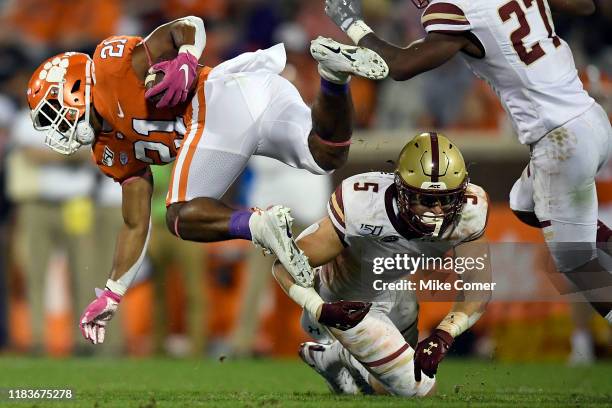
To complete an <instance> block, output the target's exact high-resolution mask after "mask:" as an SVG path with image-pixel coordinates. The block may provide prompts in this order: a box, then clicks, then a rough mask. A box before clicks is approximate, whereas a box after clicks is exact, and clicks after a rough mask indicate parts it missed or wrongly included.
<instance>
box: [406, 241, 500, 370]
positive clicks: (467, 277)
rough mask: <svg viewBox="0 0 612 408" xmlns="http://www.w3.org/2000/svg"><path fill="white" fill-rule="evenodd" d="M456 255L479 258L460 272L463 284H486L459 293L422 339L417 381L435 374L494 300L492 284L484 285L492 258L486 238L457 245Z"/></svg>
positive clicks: (417, 352)
mask: <svg viewBox="0 0 612 408" xmlns="http://www.w3.org/2000/svg"><path fill="white" fill-rule="evenodd" d="M455 258H463V259H472V260H479V262H475V265H476V266H475V267H474V268H473V269H470V270H465V271H461V272H462V273H461V276H460V279H461V280H462V281H463V282H464V286H466V285H465V284H474V283H477V284H483V285H482V287H481V288H474V289H473V290H472V289H470V290H463V291H461V292H459V293H458V294H457V300H456V301H455V303H454V304H453V306H452V308H451V311H450V312H449V313H448V314H447V315H446V317H444V319H442V322H440V324H439V325H438V327H437V328H436V329H435V330H434V331H433V332H432V334H431V335H430V336H429V337H427V338H426V339H424V340H422V341H421V342H419V344H418V346H417V348H416V350H415V353H414V375H415V378H416V380H417V381H420V379H421V371H422V372H423V373H425V375H427V376H429V377H433V376H434V375H435V374H436V372H437V371H438V365H439V364H440V362H441V361H442V360H443V359H444V357H445V356H446V353H448V350H449V349H450V347H451V346H452V344H453V342H454V339H455V338H456V337H457V336H459V335H460V334H461V333H463V332H465V331H466V330H467V329H469V328H470V327H472V326H473V325H474V323H476V322H477V321H478V319H480V316H482V314H483V313H484V310H485V308H486V307H487V304H488V303H489V300H490V299H491V294H492V291H491V290H490V287H491V286H490V285H489V286H485V285H487V284H490V283H491V267H490V263H489V260H490V259H491V257H490V254H489V247H488V244H487V242H486V240H485V239H484V238H480V239H477V240H474V241H470V242H466V243H464V244H462V245H460V246H458V247H457V248H455ZM481 266H482V267H481ZM457 273H458V272H457Z"/></svg>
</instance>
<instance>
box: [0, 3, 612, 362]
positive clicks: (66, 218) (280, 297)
mask: <svg viewBox="0 0 612 408" xmlns="http://www.w3.org/2000/svg"><path fill="white" fill-rule="evenodd" d="M322 3H323V1H322V0H321V1H314V0H302V1H298V0H168V1H159V0H157V1H156V0H153V1H146V2H144V1H140V0H131V1H127V0H126V1H120V0H71V1H65V0H45V1H42V0H41V1H36V0H4V1H0V19H1V20H0V172H1V173H0V174H1V177H0V350H8V351H16V352H21V353H33V354H36V355H39V354H51V355H54V356H63V355H68V354H71V353H76V354H78V355H83V354H91V353H92V350H94V349H95V350H96V352H98V353H102V354H115V355H116V354H120V355H123V354H129V355H137V356H143V355H151V354H157V353H169V354H172V355H185V354H196V355H200V354H204V353H206V354H208V355H212V356H219V355H240V356H249V355H271V356H285V355H291V356H294V355H295V353H296V350H297V345H298V344H299V342H300V341H302V340H303V339H305V338H306V337H307V336H306V335H305V334H304V333H303V332H302V331H301V328H300V327H299V314H300V310H299V308H298V307H297V306H295V305H294V304H292V302H291V301H290V300H289V299H288V298H287V297H285V296H284V294H283V293H282V292H281V290H280V289H279V288H278V287H277V286H276V285H275V284H274V283H273V282H272V281H271V279H270V272H269V269H268V268H269V263H267V261H265V260H262V259H261V258H260V255H259V254H258V253H257V252H256V251H255V249H254V248H253V247H252V246H251V245H250V244H248V243H246V242H239V241H232V242H226V243H219V244H214V245H195V244H187V243H184V242H179V241H177V240H173V239H171V238H170V236H169V234H168V233H167V232H166V231H165V228H164V227H163V225H162V224H163V223H162V222H161V221H160V220H162V219H163V211H164V208H163V196H164V194H165V192H164V187H165V181H164V179H165V178H166V177H167V170H169V167H170V166H167V167H168V169H165V170H164V169H160V170H156V173H155V179H156V189H157V190H158V196H159V197H158V198H159V199H158V200H157V202H156V203H155V204H154V205H155V209H154V214H155V215H154V223H155V225H156V227H155V230H154V234H155V235H156V237H155V238H154V241H153V245H152V246H151V249H150V251H149V254H150V263H149V267H148V273H147V274H146V275H147V276H143V277H141V279H139V282H138V283H137V284H136V285H135V286H134V287H133V289H132V290H131V291H130V292H129V294H128V295H127V297H126V299H125V300H124V302H123V303H122V305H121V313H120V314H119V316H118V317H117V318H116V319H115V320H117V321H113V322H112V323H111V325H110V333H111V334H110V335H111V339H109V344H108V345H105V346H101V347H100V346H98V347H97V348H94V347H93V346H90V345H89V344H86V343H85V342H84V341H83V340H82V339H81V338H77V332H76V330H75V327H76V320H77V318H78V315H76V314H77V313H80V310H77V307H75V303H77V302H76V301H75V300H74V299H75V298H76V297H80V299H83V298H87V300H89V298H91V297H92V296H93V289H94V287H95V286H96V285H98V286H99V285H103V284H104V282H105V280H106V278H107V275H108V272H109V270H110V265H111V257H112V250H113V245H114V236H113V234H114V231H116V228H117V226H118V223H119V222H120V213H119V205H120V197H119V196H118V192H117V187H115V186H113V185H111V184H109V183H108V182H107V181H104V180H103V178H102V176H101V175H100V174H99V173H98V172H97V170H96V169H95V168H94V167H93V165H92V164H89V163H88V161H89V158H88V156H87V155H83V156H77V157H76V158H74V159H71V160H70V161H65V160H64V158H63V157H55V156H54V154H52V153H51V152H50V151H49V152H47V151H46V150H45V147H44V146H43V145H42V138H41V137H40V135H38V134H37V133H36V132H35V131H34V130H33V129H32V128H31V125H28V123H29V122H28V121H29V118H28V117H27V107H26V105H25V89H26V83H27V80H28V79H29V76H30V74H31V73H32V71H33V70H34V68H35V67H36V66H37V65H38V64H39V63H40V61H42V60H43V59H45V58H47V57H48V56H50V55H53V54H55V53H58V52H61V51H66V50H74V51H84V52H91V51H92V50H93V48H94V47H95V45H96V44H97V43H98V42H99V41H101V40H102V39H104V38H105V37H107V36H109V35H112V34H136V35H146V34H147V33H149V32H150V31H151V30H152V29H154V28H155V27H156V26H158V25H159V24H162V23H164V22H167V21H169V20H172V19H174V18H177V17H181V16H184V15H189V14H193V15H198V16H201V17H202V18H203V19H204V21H205V24H206V31H207V46H206V49H205V52H204V56H205V60H206V64H207V65H210V66H214V65H216V64H218V63H219V62H221V61H223V60H225V59H227V58H230V57H233V56H236V55H237V54H239V53H241V52H244V51H250V50H256V49H258V48H265V47H269V46H271V45H273V44H275V43H277V42H281V41H282V42H284V43H285V45H286V48H287V51H288V62H289V64H288V67H287V70H286V72H285V75H286V76H287V77H288V78H289V79H291V80H292V81H293V82H294V83H295V84H296V86H297V87H298V89H299V90H300V92H301V94H302V96H303V98H304V99H305V100H306V101H307V102H311V101H312V100H313V98H314V96H315V94H316V91H317V89H318V87H319V76H318V74H317V71H316V64H315V63H314V61H313V60H312V59H311V58H310V55H309V53H308V45H309V41H310V39H313V38H315V37H316V36H318V35H323V36H333V37H335V38H336V39H339V40H346V38H345V37H344V35H343V34H342V33H341V32H340V31H338V29H337V28H336V27H335V26H334V25H333V24H332V23H331V22H330V21H329V20H328V19H327V18H326V16H325V15H324V13H323V6H322ZM364 8H365V13H366V20H367V21H368V23H369V24H370V25H371V26H373V28H375V30H376V31H377V32H378V33H379V34H381V35H382V36H383V37H384V38H387V39H388V40H390V41H392V42H395V43H398V44H408V43H409V42H411V41H413V40H415V39H417V38H419V37H420V36H422V34H423V32H422V30H421V27H420V24H419V12H418V10H416V9H415V8H414V7H413V5H412V3H411V2H410V1H407V0H401V1H400V0H395V1H392V0H364ZM555 24H556V30H557V33H558V34H559V35H560V36H561V37H562V38H564V39H565V40H566V41H568V42H569V43H570V45H571V47H572V50H573V52H574V55H575V57H576V61H577V64H578V67H579V70H580V73H581V76H582V78H583V80H584V82H585V84H586V86H587V87H588V89H589V91H590V93H591V95H593V96H594V97H596V98H597V99H598V100H599V102H600V103H601V104H602V105H603V106H604V107H605V108H606V109H607V111H608V112H609V113H611V114H612V93H611V90H612V82H611V80H610V78H612V77H611V75H612V3H611V2H610V1H608V0H599V1H598V12H597V13H596V15H594V16H591V17H588V18H582V19H574V20H571V21H570V20H567V19H563V18H559V16H555ZM351 87H352V92H353V98H354V101H355V106H356V109H357V112H358V114H357V127H358V129H359V131H358V133H357V134H356V135H355V139H356V142H355V144H354V145H353V147H352V153H351V159H350V163H349V165H348V166H347V167H346V168H343V169H341V170H340V171H338V172H337V173H336V174H335V175H334V176H333V180H325V179H324V178H319V180H314V181H313V180H312V179H308V181H305V182H303V183H302V182H300V183H298V182H295V180H296V179H295V177H300V176H299V175H295V174H294V173H290V174H289V173H287V175H285V172H286V171H288V170H286V169H284V168H278V167H274V165H271V164H269V163H267V162H266V163H264V162H261V161H258V162H256V163H254V164H253V166H251V167H250V168H249V170H248V171H247V172H246V174H245V175H244V176H243V177H242V179H241V180H240V183H239V185H237V187H236V188H235V189H233V190H232V192H231V194H229V195H228V197H227V200H228V201H229V202H233V203H235V204H237V205H243V206H248V205H252V204H258V205H266V204H270V203H271V202H283V203H286V204H289V205H292V203H291V202H289V201H291V200H292V199H293V201H296V200H295V197H296V196H298V197H305V199H302V200H298V202H297V203H296V204H294V205H293V206H294V207H301V208H296V212H298V213H300V215H299V216H298V217H297V218H298V221H299V224H301V225H302V226H305V225H307V224H308V223H309V222H312V221H313V220H314V219H316V218H317V217H318V216H320V215H321V214H322V211H323V206H324V204H325V201H326V194H327V192H328V191H330V189H331V186H332V185H334V184H335V183H337V182H338V181H339V180H340V179H341V178H342V177H344V176H347V175H350V174H355V173H357V172H360V171H364V170H369V169H380V170H390V169H391V168H392V163H391V162H390V161H392V160H393V159H394V158H395V156H396V155H397V153H398V151H399V150H398V149H399V148H400V147H401V146H402V145H403V144H404V143H405V142H406V141H407V140H408V139H409V138H410V137H411V136H412V135H413V134H414V133H416V132H417V131H422V130H430V129H438V130H442V131H444V132H446V134H447V135H448V136H449V137H451V138H452V139H454V140H455V141H456V143H457V144H459V146H460V147H461V148H462V149H463V151H464V154H465V156H466V159H467V161H468V162H469V163H470V167H469V171H470V176H471V179H472V181H473V182H474V183H477V184H479V185H482V186H483V187H484V188H485V189H486V190H487V191H488V192H489V194H490V196H491V199H492V201H493V207H492V211H491V214H490V219H489V227H488V231H487V236H488V238H489V239H490V240H492V241H494V242H500V241H501V242H504V241H510V242H542V238H541V236H540V233H539V231H537V230H534V229H530V228H528V227H525V226H523V225H520V224H519V223H518V222H517V221H516V220H515V219H514V217H513V216H512V214H511V213H510V210H509V208H508V204H507V196H508V193H509V191H510V188H511V186H512V183H513V182H514V180H515V179H516V178H517V177H518V176H519V175H520V173H521V171H522V169H523V167H524V166H525V164H526V163H527V161H528V151H527V149H526V148H525V147H523V146H520V145H518V143H517V142H516V141H515V137H514V135H513V133H512V130H511V127H510V125H509V122H508V120H507V118H506V116H505V114H504V112H503V110H502V108H501V106H500V105H499V103H498V102H497V99H496V96H495V95H494V94H493V93H492V92H491V90H490V89H489V88H488V87H487V86H486V84H484V83H483V82H481V81H478V80H476V79H475V78H474V77H473V75H471V73H470V72H469V71H468V70H467V68H466V67H465V66H464V65H463V63H462V61H460V60H453V61H451V62H450V63H448V64H446V65H445V66H444V67H442V68H440V69H438V70H435V71H433V72H431V73H428V74H426V75H423V76H420V77H418V78H415V79H414V80H411V81H409V82H404V83H395V82H393V81H391V80H385V81H383V82H380V83H374V82H368V81H364V80H360V79H357V78H355V79H353V81H352V86H351ZM228 120H231V118H228ZM28 126H29V127H28ZM611 166H612V163H611ZM282 175H285V176H282ZM315 191H316V193H315ZM598 193H599V195H600V206H601V208H600V212H601V218H602V219H604V220H606V221H607V223H608V224H609V225H610V224H612V167H610V168H608V169H607V171H605V172H604V174H603V175H602V176H601V178H600V180H599V185H598ZM274 194H276V195H274ZM257 197H258V198H257ZM284 197H286V200H284ZM265 200H269V202H265ZM539 259H541V254H538V253H537V252H535V253H529V254H525V256H524V259H522V262H520V263H519V262H518V260H517V267H516V275H515V276H513V277H511V279H516V280H517V281H520V280H521V279H524V278H525V277H527V278H528V277H529V275H530V272H531V270H532V269H535V268H540V267H541V265H539V264H538V261H539ZM154 305H156V306H155V307H154ZM448 307H449V304H444V303H435V304H424V305H422V308H421V310H422V314H421V316H420V319H419V325H420V328H421V330H422V331H423V332H426V331H427V330H429V329H430V328H432V327H433V326H435V325H436V324H437V323H438V322H439V320H440V319H441V318H442V317H443V316H444V315H445V314H446V311H447V309H448ZM579 309H580V308H579V307H570V305H567V304H563V303H551V302H547V303H518V302H513V303H498V304H492V305H491V306H490V307H489V310H488V312H487V314H486V315H485V316H484V317H483V318H482V320H481V321H480V322H479V323H478V324H477V325H476V326H475V327H474V329H473V330H472V331H471V332H470V333H468V334H466V335H464V336H463V337H464V338H463V341H461V342H459V343H458V344H457V352H460V353H464V354H475V355H479V356H483V357H486V358H493V359H498V360H503V361H509V360H512V361H517V360H519V361H522V360H532V361H538V360H555V361H567V360H568V359H570V358H574V359H575V360H576V357H578V360H580V357H583V358H582V360H587V361H588V360H589V356H585V355H584V352H583V355H582V356H573V357H572V355H571V344H572V341H573V342H574V343H575V342H583V343H584V342H587V343H588V342H590V341H592V342H593V344H594V349H593V350H594V351H595V353H596V355H597V356H598V357H599V358H605V357H608V358H609V357H610V347H609V344H610V330H609V328H608V326H607V325H606V324H605V322H604V321H603V319H600V318H596V317H595V316H593V315H592V314H591V313H589V311H588V310H579ZM43 310H44V312H43ZM578 346H580V344H579V345H578ZM587 349H588V347H587ZM584 357H586V358H584ZM576 361H577V360H576Z"/></svg>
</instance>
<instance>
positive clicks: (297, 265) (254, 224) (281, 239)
mask: <svg viewBox="0 0 612 408" xmlns="http://www.w3.org/2000/svg"><path fill="white" fill-rule="evenodd" d="M292 225H293V217H291V211H290V210H289V208H286V207H283V206H281V205H276V206H274V207H271V208H269V209H267V210H256V211H255V212H254V213H253V215H252V216H251V218H250V219H249V228H250V230H251V236H252V237H253V243H254V244H255V245H256V246H259V247H261V248H263V250H264V254H267V255H270V254H274V255H276V256H277V257H278V260H279V261H280V262H281V263H282V264H283V266H284V267H285V269H287V272H289V274H290V275H291V276H292V277H293V279H294V280H295V282H296V283H297V284H298V285H300V286H303V287H311V286H312V285H313V283H314V270H313V269H312V268H311V267H310V264H309V263H308V257H307V256H306V255H305V254H304V251H302V250H301V249H300V248H298V246H297V245H296V244H295V241H294V240H293V234H292V232H291V226H292Z"/></svg>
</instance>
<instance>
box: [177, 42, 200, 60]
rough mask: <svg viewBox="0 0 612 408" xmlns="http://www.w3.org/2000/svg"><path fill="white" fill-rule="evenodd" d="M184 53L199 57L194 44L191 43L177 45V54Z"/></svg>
mask: <svg viewBox="0 0 612 408" xmlns="http://www.w3.org/2000/svg"><path fill="white" fill-rule="evenodd" d="M184 53H189V54H191V55H193V56H194V57H195V58H196V59H199V58H200V56H199V55H198V50H197V49H196V47H195V45H191V44H184V45H181V46H180V47H179V54H184ZM200 55H201V53H200Z"/></svg>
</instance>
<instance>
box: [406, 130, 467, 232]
mask: <svg viewBox="0 0 612 408" xmlns="http://www.w3.org/2000/svg"><path fill="white" fill-rule="evenodd" d="M468 181H469V179H468V175H467V170H466V167H465V162H464V160H463V156H462V155H461V152H459V150H458V149H457V148H456V147H455V146H454V145H453V144H452V143H451V142H450V141H449V140H448V139H447V138H446V137H445V136H443V135H438V134H437V133H433V132H432V133H423V134H421V135H418V136H417V137H415V138H414V139H412V140H411V141H410V142H409V143H408V144H406V146H405V147H404V148H403V149H402V152H401V153H400V156H399V159H398V166H397V169H396V171H395V187H396V191H397V206H398V210H399V213H400V215H401V217H402V219H403V220H404V221H405V222H406V223H407V224H408V226H410V227H411V228H412V229H413V230H415V231H416V232H418V233H419V234H421V235H424V236H432V237H438V236H440V235H442V234H443V233H444V231H446V230H447V229H448V228H449V227H450V226H452V225H454V224H455V223H456V222H458V220H459V216H460V214H461V210H462V208H463V199H464V195H465V190H466V188H467V185H468Z"/></svg>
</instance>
